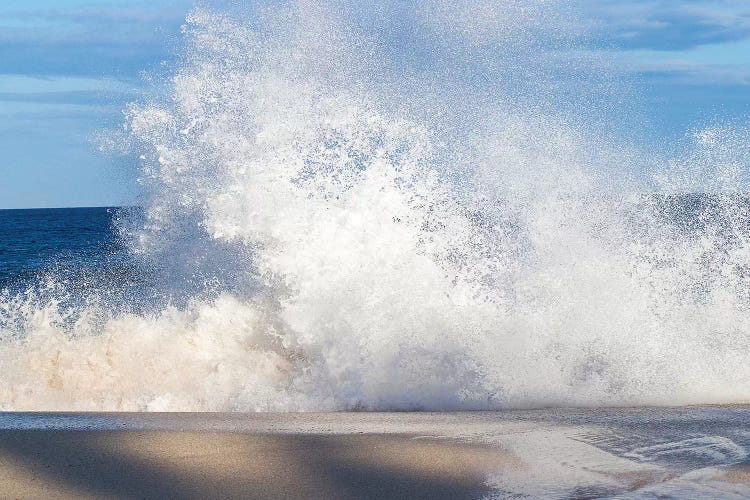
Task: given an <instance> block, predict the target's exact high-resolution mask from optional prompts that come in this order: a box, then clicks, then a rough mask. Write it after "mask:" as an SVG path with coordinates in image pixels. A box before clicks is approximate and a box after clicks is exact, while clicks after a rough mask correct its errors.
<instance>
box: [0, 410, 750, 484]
mask: <svg viewBox="0 0 750 500" xmlns="http://www.w3.org/2000/svg"><path fill="white" fill-rule="evenodd" d="M747 414H748V412H747V410H746V409H744V408H689V409H624V410H537V411H526V412H457V413H444V412H441V413H317V414H316V413H308V414H305V413H298V414H239V413H206V414H199V413H182V414H180V413H176V414H167V413H162V414H144V413H109V414H107V413H3V414H0V491H1V492H2V497H3V498H364V499H370V498H372V499H374V498H508V497H531V498H534V497H537V498H540V497H543V498H595V497H612V496H617V497H627V498H650V497H654V496H659V495H662V496H666V497H667V498H669V497H670V496H674V497H679V498H689V497H700V496H705V495H710V496H712V497H715V498H722V497H726V498H733V497H736V496H737V495H742V494H745V493H747V492H750V489H748V472H747V453H746V451H745V450H746V449H747V447H746V443H742V442H740V439H741V437H742V436H743V432H744V431H743V419H745V418H746V416H747ZM670 424H671V425H670ZM636 429H637V430H636ZM696 429H702V431H703V435H702V436H699V435H698V434H697V433H696V432H695V430H696ZM738 436H739V437H738Z"/></svg>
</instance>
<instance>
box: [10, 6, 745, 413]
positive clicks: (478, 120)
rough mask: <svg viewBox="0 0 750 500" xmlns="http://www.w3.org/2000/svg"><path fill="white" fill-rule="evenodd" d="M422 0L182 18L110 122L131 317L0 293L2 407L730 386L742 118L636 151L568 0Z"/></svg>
mask: <svg viewBox="0 0 750 500" xmlns="http://www.w3.org/2000/svg"><path fill="white" fill-rule="evenodd" d="M418 3H419V5H415V4H411V3H399V2H394V3H393V4H387V3H386V4H383V5H381V6H379V7H373V6H361V7H357V8H353V7H351V6H347V5H345V4H344V5H342V4H337V3H335V2H322V3H317V2H308V1H300V2H293V3H290V4H286V5H282V6H275V7H274V6H267V7H264V8H258V9H256V10H254V11H252V12H240V11H233V12H219V11H212V10H207V9H196V10H193V11H192V12H191V13H190V14H189V15H188V18H187V23H186V25H185V27H184V36H185V48H184V51H183V53H182V56H181V58H180V61H179V63H178V64H177V66H176V68H175V69H174V72H173V74H172V75H171V76H170V77H169V78H168V79H166V80H164V81H161V82H159V83H158V84H157V85H155V87H156V88H155V90H154V92H153V93H152V96H151V97H149V98H148V99H144V100H143V101H142V102H140V103H137V104H133V105H131V106H129V107H128V109H127V111H126V124H125V127H124V129H123V131H122V133H120V134H119V135H117V137H116V138H115V139H113V137H114V136H112V135H110V136H108V137H109V138H110V139H109V140H110V146H111V145H112V144H116V145H117V147H118V148H121V149H124V150H125V151H126V153H127V154H129V155H132V156H133V157H134V158H137V159H138V162H139V164H140V165H141V167H140V174H139V181H140V183H141V185H142V188H143V193H144V194H143V205H144V211H143V213H142V214H140V215H137V216H136V215H133V216H132V217H128V216H127V214H125V215H123V216H122V217H121V221H120V223H119V230H120V232H121V235H122V237H123V239H125V240H126V241H127V242H128V244H129V245H130V248H131V252H132V254H133V256H134V258H138V259H141V260H142V261H143V262H148V266H147V268H148V275H149V278H150V283H151V284H150V285H148V287H149V290H148V291H147V290H145V288H146V285H144V290H141V292H142V296H141V297H140V299H138V300H139V304H140V303H143V302H146V303H147V305H148V307H144V306H138V307H135V306H133V304H132V303H131V304H128V303H124V304H119V305H117V306H113V305H112V304H111V303H108V301H107V294H108V291H107V289H106V287H102V288H101V290H99V291H98V292H96V293H93V292H90V296H87V297H86V298H85V300H74V301H72V303H71V301H70V300H66V299H65V298H63V296H64V295H65V293H66V287H65V286H63V285H60V284H54V283H52V284H50V285H49V286H48V287H46V288H44V287H43V288H42V289H41V290H39V291H37V292H28V293H26V294H12V293H10V292H5V294H4V295H3V296H2V297H0V336H2V344H0V363H1V364H2V366H3V374H2V384H0V401H1V402H2V407H3V408H4V409H14V410H41V409H69V410H70V409H79V410H83V409H87V410H188V411H203V410H212V411H230V410H239V411H255V410H257V411H264V410H276V411H297V410H345V409H383V410H386V409H435V410H445V409H489V408H526V407H539V406H555V405H564V406H569V405H584V406H590V405H646V404H657V405H679V404H689V403H730V402H742V401H747V400H748V399H750V322H749V321H748V319H747V318H748V312H749V311H748V309H749V306H750V287H749V286H748V284H749V283H748V279H749V278H750V241H748V238H749V237H750V230H749V229H750V226H748V216H749V214H750V212H749V211H748V207H750V203H748V199H747V197H746V196H745V195H744V193H745V189H746V186H747V183H746V179H745V176H746V172H747V167H748V158H749V156H750V155H749V154H748V153H749V152H750V134H749V133H748V130H747V129H745V128H742V127H737V126H723V125H712V126H710V127H706V128H703V129H697V130H696V131H694V132H692V133H690V134H688V135H687V139H686V140H685V141H684V144H677V145H669V146H666V147H664V146H661V147H660V148H654V147H650V146H644V145H642V144H640V143H638V142H637V141H636V140H635V139H633V137H634V135H629V134H628V133H627V131H626V130H627V129H628V127H631V126H637V124H638V118H637V116H634V114H633V113H631V112H630V111H629V110H628V108H627V106H628V105H627V103H626V104H625V105H621V104H618V103H620V102H622V99H623V96H628V93H629V92H630V91H629V90H628V89H627V88H626V87H625V86H622V85H620V84H618V83H617V81H618V76H617V75H616V74H615V73H614V70H613V69H612V68H611V65H609V64H608V63H607V62H606V61H602V60H598V59H596V58H593V56H582V55H580V54H581V52H582V51H577V50H576V48H577V47H578V44H580V40H578V38H577V31H576V30H577V28H576V27H575V26H572V21H571V15H572V11H568V10H566V9H567V7H566V6H565V5H563V4H557V3H555V2H544V1H538V2H535V1H532V2H528V1H525V2H516V1H513V0H503V1H498V2H490V1H485V0H476V1H474V0H472V1H468V2H459V3H456V2H439V1H431V2H424V3H422V2H418ZM480 14H481V15H480ZM631 97H632V98H633V99H637V96H635V97H633V96H631ZM111 286H116V283H114V284H111ZM143 297H147V299H144V298H143ZM133 300H134V301H135V300H136V299H133ZM125 302H127V301H125Z"/></svg>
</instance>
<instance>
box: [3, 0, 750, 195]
mask: <svg viewBox="0 0 750 500" xmlns="http://www.w3.org/2000/svg"><path fill="white" fill-rule="evenodd" d="M227 1H228V0H227ZM573 1H575V0H573ZM193 3H194V2H193V0H150V1H141V0H95V1H94V0H3V1H2V3H0V150H1V151H2V156H1V157H0V208H14V207H37V206H91V205H113V204H122V203H132V202H133V200H135V196H136V193H137V187H136V184H135V181H134V180H133V179H134V177H135V176H134V173H133V171H132V166H130V165H128V164H127V163H126V160H118V159H116V158H112V157H105V156H102V155H101V154H100V153H99V152H98V150H97V145H96V142H95V140H94V135H95V134H96V132H97V131H98V130H101V129H103V128H106V127H109V126H114V125H117V124H118V123H120V122H121V120H122V112H121V110H122V108H123V106H124V104H125V103H127V102H129V101H131V100H134V99H136V98H137V97H138V95H139V92H141V89H142V87H143V85H144V84H143V80H142V72H143V71H147V72H148V71H156V72H158V71H159V68H160V64H161V62H162V61H170V60H173V59H174V54H175V53H176V51H177V50H178V47H179V26H180V25H181V24H182V23H183V20H184V16H185V14H186V12H187V11H188V10H189V9H190V7H191V6H192V5H193ZM214 3H215V2H214ZM580 3H581V5H583V6H584V9H582V10H583V11H584V12H585V16H583V17H581V19H576V20H575V22H576V23H580V26H578V27H577V29H579V30H580V31H581V32H582V33H585V34H586V37H585V38H586V40H587V44H586V47H585V49H586V50H589V51H591V52H594V53H596V52H606V53H607V58H608V59H613V60H614V61H616V64H617V65H618V66H619V67H621V68H624V69H625V70H626V71H627V72H629V73H631V74H632V75H634V76H635V77H636V78H635V80H636V81H637V82H639V84H640V85H641V86H642V89H641V94H642V95H643V96H644V98H645V100H646V104H647V107H648V108H649V109H650V110H651V117H650V118H651V119H652V121H653V126H654V133H655V134H657V135H659V134H661V135H662V136H664V137H673V136H675V135H678V134H679V133H681V131H683V130H685V129H687V128H690V127H691V126H694V125H697V124H700V123H701V122H702V121H703V122H705V121H710V120H712V119H713V118H714V117H720V118H722V119H745V118H746V116H747V115H750V2H747V1H745V0H714V1H705V0H679V1H678V0H636V1H630V2H627V1H620V0H617V1H615V0H590V1H585V0H580Z"/></svg>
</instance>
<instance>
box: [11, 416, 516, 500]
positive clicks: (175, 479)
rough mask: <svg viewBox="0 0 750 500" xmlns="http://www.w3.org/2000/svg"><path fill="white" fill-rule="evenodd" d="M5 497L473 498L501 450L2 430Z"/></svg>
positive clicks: (505, 460) (510, 460) (328, 438)
mask: <svg viewBox="0 0 750 500" xmlns="http://www.w3.org/2000/svg"><path fill="white" fill-rule="evenodd" d="M0 443H1V444H0V447H1V448H2V451H1V452H0V464H1V465H0V492H2V496H3V497H5V498H11V497H12V498H373V499H374V498H480V497H482V496H483V495H484V494H486V493H488V487H487V486H486V484H485V482H484V480H485V476H486V474H487V473H489V472H490V471H491V470H494V469H500V468H504V467H507V466H514V465H517V463H518V461H517V459H515V458H514V457H513V456H511V455H508V454H507V453H505V452H503V451H502V450H500V449H491V448H482V447H477V446H466V445H462V444H460V443H455V442H447V441H436V440H414V439H411V438H409V437H407V436H389V435H382V434H380V435H301V434H280V435H271V434H256V433H229V432H175V431H171V432H162V431H148V432H128V431H125V432H123V431H4V432H2V433H0Z"/></svg>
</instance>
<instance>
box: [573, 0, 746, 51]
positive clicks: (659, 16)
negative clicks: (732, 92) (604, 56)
mask: <svg viewBox="0 0 750 500" xmlns="http://www.w3.org/2000/svg"><path fill="white" fill-rule="evenodd" d="M584 3H585V11H586V13H587V14H586V16H587V18H588V20H589V22H590V26H589V27H590V31H591V33H592V37H593V39H594V40H598V41H599V42H602V43H610V44H613V45H615V46H617V47H619V48H623V49H651V50H670V51H673V50H688V49H692V48H695V47H700V46H703V45H709V44H719V43H726V42H735V41H739V40H744V39H747V38H750V3H749V2H746V1H741V0H716V1H707V0H634V1H630V2H622V1H619V0H600V1H598V2H584Z"/></svg>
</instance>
